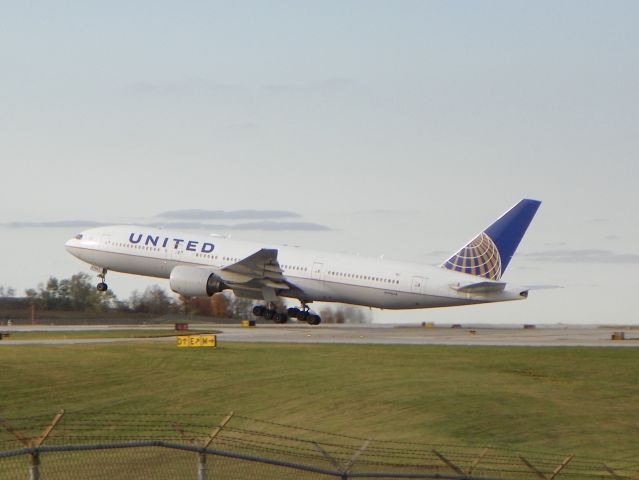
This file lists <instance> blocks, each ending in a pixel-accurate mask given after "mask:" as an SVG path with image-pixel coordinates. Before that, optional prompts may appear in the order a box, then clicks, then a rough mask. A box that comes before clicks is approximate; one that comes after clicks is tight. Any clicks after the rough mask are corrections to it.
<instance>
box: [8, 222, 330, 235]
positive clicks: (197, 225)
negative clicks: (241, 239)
mask: <svg viewBox="0 0 639 480" xmlns="http://www.w3.org/2000/svg"><path fill="white" fill-rule="evenodd" d="M0 225H2V226H5V227H8V228H75V229H78V230H80V229H86V228H94V227H102V226H105V225H109V223H107V222H91V221H85V220H61V221H57V222H10V223H5V224H0ZM119 225H122V223H119ZM135 225H139V226H142V227H154V228H158V227H161V228H171V229H184V230H207V231H217V230H264V231H306V232H308V231H312V232H320V231H328V230H331V228H330V227H327V226H326V225H321V224H319V223H311V222H276V221H260V222H245V223H235V224H212V223H202V222H171V221H169V222H161V221H160V222H150V223H149V222H136V224H135Z"/></svg>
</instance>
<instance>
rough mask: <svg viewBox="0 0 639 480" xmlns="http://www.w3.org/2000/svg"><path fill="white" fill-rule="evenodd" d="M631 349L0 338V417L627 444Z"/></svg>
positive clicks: (599, 450) (638, 375)
mask: <svg viewBox="0 0 639 480" xmlns="http://www.w3.org/2000/svg"><path fill="white" fill-rule="evenodd" d="M638 360H639V351H637V350H636V349H614V348H556V349H555V348H509V347H503V348H498V347H485V348H484V347H435V346H373V345H370V346H353V345H280V344H224V343H223V344H222V345H221V346H220V347H219V348H218V349H216V350H210V349H177V348H176V347H175V346H173V345H172V344H164V343H162V344H156V343H153V344H151V343H142V344H137V343H136V344H126V345H118V344H112V345H72V346H2V347H1V348H0V365H2V370H1V374H0V417H2V418H11V417H24V416H31V415H39V414H53V413H54V412H56V411H57V410H58V409H60V408H64V409H66V410H68V411H72V412H87V413H90V412H104V411H114V412H126V413H130V412H155V413H171V414H175V413H210V412H228V411H231V410H234V411H236V412H238V413H240V414H242V415H246V416H250V417H253V418H257V419H264V420H271V421H277V422H282V423H286V424H291V425H299V426H302V427H308V428H315V429H320V430H324V431H330V432H335V433H343V434H348V435H354V436H359V437H366V438H368V437H372V438H375V439H380V440H384V439H390V440H406V441H415V442H427V443H437V444H471V445H477V446H485V445H492V446H495V447H508V448H516V449H521V451H527V450H542V451H554V452H562V453H564V452H565V453H566V454H567V453H577V454H578V455H582V456H584V455H585V456H594V457H597V458H624V457H630V456H636V453H637V451H639V436H638V435H637V432H638V431H639V416H638V415H637V409H638V408H639V406H638V405H639V362H638Z"/></svg>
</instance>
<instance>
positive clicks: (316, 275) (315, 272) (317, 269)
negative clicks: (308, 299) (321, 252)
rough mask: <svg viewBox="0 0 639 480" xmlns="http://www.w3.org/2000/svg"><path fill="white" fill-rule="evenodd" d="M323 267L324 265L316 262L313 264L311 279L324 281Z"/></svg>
mask: <svg viewBox="0 0 639 480" xmlns="http://www.w3.org/2000/svg"><path fill="white" fill-rule="evenodd" d="M322 266H323V264H322V263H320V262H315V263H314V264H313V269H312V270H311V278H312V279H314V280H321V279H322Z"/></svg>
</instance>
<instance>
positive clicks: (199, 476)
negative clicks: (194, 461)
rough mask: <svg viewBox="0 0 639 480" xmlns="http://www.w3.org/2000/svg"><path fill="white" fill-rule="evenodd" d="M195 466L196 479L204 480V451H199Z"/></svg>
mask: <svg viewBox="0 0 639 480" xmlns="http://www.w3.org/2000/svg"><path fill="white" fill-rule="evenodd" d="M199 458H200V461H199V462H198V468H197V480H206V452H200V456H199Z"/></svg>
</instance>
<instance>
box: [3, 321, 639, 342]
mask: <svg viewBox="0 0 639 480" xmlns="http://www.w3.org/2000/svg"><path fill="white" fill-rule="evenodd" d="M158 328H166V329H167V333H171V332H173V330H172V329H171V328H170V327H165V326H158V325H149V326H140V327H130V326H126V327H123V326H119V327H113V326H50V327H47V326H11V327H7V326H2V327H0V332H5V333H10V332H19V331H22V332H26V331H56V332H60V333H63V332H65V331H71V330H76V331H77V330H84V331H96V330H115V329H126V330H131V329H139V330H140V332H141V334H143V332H144V330H145V329H152V330H156V331H157V330H158ZM192 328H194V329H195V330H192V331H191V332H195V333H197V330H205V329H208V330H211V329H215V330H218V331H221V333H220V334H218V341H219V342H250V343H254V342H276V343H333V344H383V345H497V346H499V345H501V346H526V347H533V346H534V347H537V346H540V347H541V346H544V347H546V346H547V347H552V346H587V347H639V327H634V328H622V327H614V328H613V327H605V328H604V327H595V326H586V327H574V326H572V327H567V326H552V327H539V326H538V327H537V328H532V329H524V328H523V326H520V327H510V328H504V327H496V326H493V327H488V326H484V327H481V326H477V327H473V328H450V327H449V326H448V327H443V326H442V327H434V328H424V327H417V326H415V327H405V326H404V327H398V326H388V325H365V326H359V325H357V326H346V325H339V326H335V325H320V326H317V327H310V326H307V325H305V324H304V325H301V324H299V325H258V326H256V327H253V328H242V327H240V326H236V325H215V324H211V325H193V326H192ZM614 332H624V334H625V338H626V339H625V340H612V339H611V337H612V334H613V333H614ZM175 333H176V334H177V333H178V332H175ZM149 341H157V342H174V341H175V338H174V337H161V338H154V339H149V338H139V339H137V338H127V339H117V338H105V339H64V338H59V339H43V340H37V339H34V340H27V339H24V340H17V339H16V340H12V339H11V337H9V338H5V339H4V340H2V341H0V346H3V345H4V346H9V345H34V344H48V345H63V344H79V343H114V342H149Z"/></svg>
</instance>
